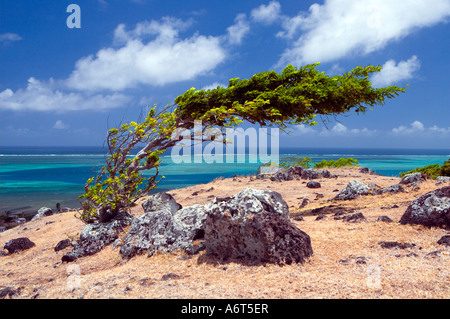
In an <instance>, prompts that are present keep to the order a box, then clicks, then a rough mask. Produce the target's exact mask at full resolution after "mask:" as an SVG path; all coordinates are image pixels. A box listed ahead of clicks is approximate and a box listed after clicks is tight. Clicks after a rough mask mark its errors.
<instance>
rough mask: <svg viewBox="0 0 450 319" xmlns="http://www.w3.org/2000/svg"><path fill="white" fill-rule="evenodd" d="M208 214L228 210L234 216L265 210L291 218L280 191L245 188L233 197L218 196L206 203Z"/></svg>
mask: <svg viewBox="0 0 450 319" xmlns="http://www.w3.org/2000/svg"><path fill="white" fill-rule="evenodd" d="M205 210H206V213H207V214H208V215H214V214H216V213H218V214H221V213H222V212H223V211H225V210H228V211H229V212H230V213H231V214H232V215H233V216H234V215H235V214H238V215H242V214H246V213H250V214H257V213H260V212H262V211H264V210H266V211H269V212H273V213H276V214H279V215H282V216H283V217H284V218H289V207H288V205H287V203H286V202H285V200H284V199H283V197H282V196H281V194H280V193H278V192H274V191H269V190H257V189H251V188H245V189H244V190H242V191H241V192H239V193H238V194H236V195H234V196H232V197H226V198H219V197H216V198H215V199H214V200H213V201H212V202H211V203H210V204H207V205H205Z"/></svg>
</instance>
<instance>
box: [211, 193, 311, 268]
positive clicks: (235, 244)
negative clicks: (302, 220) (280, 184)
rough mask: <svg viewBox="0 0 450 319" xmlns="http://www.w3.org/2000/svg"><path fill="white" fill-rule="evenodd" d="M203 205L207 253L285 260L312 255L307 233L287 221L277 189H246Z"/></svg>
mask: <svg viewBox="0 0 450 319" xmlns="http://www.w3.org/2000/svg"><path fill="white" fill-rule="evenodd" d="M205 208H206V210H205V212H206V215H207V217H206V220H205V247H206V253H207V254H208V255H214V256H216V257H218V258H219V259H221V260H228V259H230V258H231V259H241V260H245V261H251V262H256V263H266V262H269V263H288V264H289V263H292V262H303V261H304V260H305V259H306V258H307V257H309V256H311V255H312V248H311V240H310V238H309V236H308V235H307V234H306V233H304V232H303V231H301V230H300V229H299V228H297V227H296V226H295V225H294V224H292V223H291V222H290V220H289V215H288V214H289V212H288V206H287V204H286V202H285V201H284V200H283V198H282V197H281V195H280V194H279V193H276V192H272V191H260V190H254V189H245V190H243V191H242V192H240V193H239V194H237V195H235V196H233V197H229V198H223V199H216V200H215V201H214V202H213V203H211V204H208V205H205Z"/></svg>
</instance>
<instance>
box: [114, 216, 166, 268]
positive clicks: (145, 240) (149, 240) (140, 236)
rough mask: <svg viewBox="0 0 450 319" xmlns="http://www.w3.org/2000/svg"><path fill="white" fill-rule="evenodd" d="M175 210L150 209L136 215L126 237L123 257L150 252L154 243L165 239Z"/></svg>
mask: <svg viewBox="0 0 450 319" xmlns="http://www.w3.org/2000/svg"><path fill="white" fill-rule="evenodd" d="M172 215H173V212H172V211H170V210H169V209H167V208H166V209H162V210H158V211H150V212H148V213H145V214H143V215H141V216H138V217H135V218H134V219H133V221H132V222H131V226H130V230H129V231H128V233H127V235H126V236H125V238H124V242H123V244H122V247H120V254H121V256H122V258H124V259H127V258H131V257H133V256H135V255H138V254H143V253H145V252H148V251H149V249H150V248H151V247H152V246H153V245H157V246H158V245H160V243H161V242H164V241H165V238H164V232H165V231H166V227H167V225H168V224H169V222H170V220H171V219H172Z"/></svg>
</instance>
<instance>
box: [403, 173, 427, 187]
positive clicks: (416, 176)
mask: <svg viewBox="0 0 450 319" xmlns="http://www.w3.org/2000/svg"><path fill="white" fill-rule="evenodd" d="M426 179H427V175H425V174H422V173H411V174H407V175H405V176H403V177H402V179H401V180H400V184H403V185H408V184H411V183H416V182H422V181H424V180H426Z"/></svg>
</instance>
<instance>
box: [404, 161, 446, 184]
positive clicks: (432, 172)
mask: <svg viewBox="0 0 450 319" xmlns="http://www.w3.org/2000/svg"><path fill="white" fill-rule="evenodd" d="M412 173H422V174H426V175H428V176H429V177H430V178H432V179H436V177H438V176H450V158H449V159H448V160H446V161H445V162H444V164H442V165H439V164H431V165H427V166H424V167H417V168H415V169H413V170H410V171H407V172H403V173H400V177H403V176H405V175H407V174H412Z"/></svg>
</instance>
